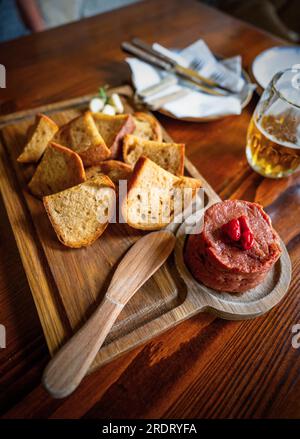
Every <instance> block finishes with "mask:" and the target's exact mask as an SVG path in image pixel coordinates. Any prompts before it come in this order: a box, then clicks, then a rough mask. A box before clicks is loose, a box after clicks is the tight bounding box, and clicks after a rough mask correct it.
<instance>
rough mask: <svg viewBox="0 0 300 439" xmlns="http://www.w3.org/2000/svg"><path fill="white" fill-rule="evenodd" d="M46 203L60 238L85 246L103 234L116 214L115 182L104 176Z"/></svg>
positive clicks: (69, 245) (54, 196)
mask: <svg viewBox="0 0 300 439" xmlns="http://www.w3.org/2000/svg"><path fill="white" fill-rule="evenodd" d="M43 202H44V206H45V209H46V212H47V214H48V217H49V219H50V221H51V224H52V226H53V228H54V230H55V233H56V235H57V237H58V239H59V240H60V241H61V242H62V243H63V244H64V245H66V246H68V247H73V248H79V247H86V246H88V245H91V244H92V243H93V242H94V241H95V240H96V239H97V238H99V236H100V235H102V233H103V232H104V230H105V229H106V227H107V225H108V222H109V220H110V218H111V217H112V215H113V212H114V205H115V191H114V184H113V183H112V181H111V180H110V179H109V178H108V177H107V176H105V175H101V176H98V177H94V178H92V179H91V180H88V181H86V182H84V183H81V184H79V185H78V186H74V187H72V188H70V189H66V190H64V191H62V192H59V193H57V194H54V195H48V196H46V197H44V198H43Z"/></svg>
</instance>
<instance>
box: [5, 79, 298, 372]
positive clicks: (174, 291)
mask: <svg viewBox="0 0 300 439" xmlns="http://www.w3.org/2000/svg"><path fill="white" fill-rule="evenodd" d="M114 91H117V92H119V93H121V94H122V95H127V96H128V97H130V95H131V94H132V91H131V89H130V88H129V87H127V86H125V87H121V88H118V89H117V90H114ZM90 97H91V96H85V97H82V98H78V99H76V100H74V99H73V100H72V101H65V102H63V103H58V104H52V105H48V106H46V107H40V108H38V109H35V110H30V111H28V112H22V113H15V114H13V115H9V116H4V117H2V118H0V127H1V126H2V128H1V138H0V179H1V191H2V196H3V199H4V203H5V206H6V210H7V213H8V217H9V219H10V223H11V226H12V229H13V232H14V235H15V239H16V242H17V245H18V248H19V251H20V255H21V259H22V262H23V265H24V268H25V272H26V275H27V278H28V282H29V284H30V287H31V291H32V295H33V298H34V301H35V304H36V307H37V311H38V314H39V317H40V321H41V324H42V327H43V330H44V334H45V337H46V341H47V344H48V347H49V350H50V353H51V355H53V354H54V353H55V352H56V351H57V349H58V348H59V347H60V346H62V345H63V344H64V342H65V341H66V340H67V339H68V338H69V337H70V336H71V335H72V334H73V333H74V332H75V331H76V330H78V328H80V326H81V325H82V324H83V322H84V321H85V320H86V319H87V318H88V317H89V316H90V315H91V314H92V313H93V311H94V309H95V308H96V307H97V305H98V304H99V303H100V302H101V300H102V298H103V295H104V293H105V291H106V289H107V286H108V284H109V282H110V280H111V277H112V274H113V272H114V269H115V267H116V266H117V264H118V262H119V261H120V259H121V258H122V256H123V255H124V254H125V252H126V251H127V250H128V248H129V247H130V246H131V245H132V244H133V243H134V242H135V241H136V240H137V239H139V237H141V236H142V235H143V234H144V233H145V232H140V231H138V230H134V229H132V228H130V227H129V226H127V225H126V224H110V225H109V227H108V228H107V230H106V231H105V233H104V234H103V235H102V236H101V238H100V239H98V240H97V241H96V242H95V243H94V244H93V245H92V246H90V247H87V248H82V249H70V248H66V247H64V246H63V245H62V244H61V243H60V242H59V241H58V240H57V237H56V235H55V233H54V231H53V229H52V226H51V224H50V222H49V220H48V218H47V215H46V213H45V211H44V207H43V204H42V203H41V201H39V200H37V199H36V198H34V197H33V196H32V195H31V194H30V193H29V192H28V189H27V182H28V180H29V179H30V177H31V175H32V173H33V170H34V168H33V167H32V166H31V165H27V166H24V165H20V164H19V163H17V161H16V158H17V157H18V155H19V154H20V152H21V151H22V150H23V147H24V143H25V139H26V132H27V129H28V127H29V125H30V124H31V123H32V121H33V118H34V115H35V114H36V113H37V112H44V113H46V114H49V115H50V116H51V117H52V118H53V119H54V120H55V121H56V122H57V123H58V124H59V125H62V124H64V123H66V122H67V121H69V120H71V119H72V118H73V117H75V116H77V115H78V114H79V112H80V111H81V110H82V109H84V108H86V106H87V103H88V101H89V99H90ZM125 104H126V107H125V109H126V111H127V112H132V111H134V109H133V108H134V107H133V105H132V104H130V103H129V101H128V99H126V102H125ZM164 140H166V141H168V140H172V139H171V138H170V137H169V136H168V135H167V133H164ZM185 173H186V175H189V176H192V177H195V178H200V179H201V180H202V183H203V187H204V190H205V194H206V197H205V199H206V202H205V208H207V207H208V206H210V205H211V204H213V203H215V202H218V201H220V198H219V197H218V195H217V194H216V193H215V192H214V191H213V189H212V188H211V186H210V185H209V184H208V183H207V182H206V181H205V179H204V178H203V177H202V176H201V174H199V172H198V171H197V169H196V168H195V167H194V166H193V165H192V163H191V162H190V161H189V160H188V159H186V160H185ZM184 240H185V226H184V225H182V226H181V227H180V229H179V231H178V240H177V241H178V242H177V246H176V251H175V255H172V256H171V257H170V258H169V259H168V261H167V263H165V264H164V265H163V266H162V267H161V268H160V269H159V270H158V271H157V272H156V273H155V274H154V275H153V276H152V277H151V278H150V279H149V280H148V281H147V282H146V283H145V284H144V286H143V287H142V288H141V289H140V290H139V291H138V292H137V293H136V294H135V296H134V297H133V298H132V299H131V300H130V302H129V303H128V304H127V305H126V307H125V308H124V309H123V311H122V312H121V314H120V316H119V318H118V320H117V321H116V323H115V324H114V326H113V328H112V330H111V332H110V334H109V335H108V337H107V339H106V341H105V343H104V345H103V347H102V348H101V350H100V351H99V353H98V354H97V356H96V359H95V361H94V363H93V365H92V367H91V369H90V370H94V369H95V368H97V367H99V366H100V365H103V364H105V363H107V362H109V361H111V360H112V359H114V358H116V357H117V356H119V355H121V354H122V353H124V352H126V351H128V350H130V349H132V348H134V347H136V346H138V345H140V344H142V343H144V342H146V341H148V340H150V339H151V338H152V337H153V336H155V335H157V334H159V333H161V332H162V331H165V330H167V329H168V328H170V327H172V326H174V325H176V324H177V323H179V322H180V321H182V320H184V319H187V318H189V317H191V316H192V315H194V314H196V313H198V312H199V311H202V310H205V309H213V310H215V311H216V312H217V313H218V314H219V315H221V316H222V317H225V318H226V317H227V318H228V317H229V318H236V319H239V318H245V317H246V318H248V317H253V316H256V315H259V314H261V313H263V312H266V311H267V310H268V309H270V308H271V307H272V306H274V305H275V304H276V303H278V301H279V300H280V299H281V297H283V295H284V294H285V292H286V291H287V288H288V284H289V281H290V271H291V270H290V262H289V257H288V254H287V252H286V250H285V247H284V245H283V248H284V252H283V256H282V258H281V259H280V261H279V262H278V263H277V264H276V267H275V268H274V270H273V272H272V275H270V276H269V278H268V284H267V288H265V286H264V284H263V285H262V286H260V287H259V288H260V292H259V293H257V292H255V291H251V292H250V294H251V298H252V299H251V300H250V299H249V300H248V299H247V300H246V303H244V302H243V299H241V298H240V299H239V300H240V302H241V303H240V302H236V300H237V299H236V298H233V296H230V295H224V296H222V297H220V295H219V293H216V292H208V291H207V289H206V288H205V287H203V286H202V285H200V284H198V283H197V282H195V281H194V279H193V278H192V277H191V276H190V275H189V272H188V271H187V270H186V268H185V267H184V264H183V259H182V251H183V246H184ZM284 273H285V274H284ZM274 290H275V293H274V294H271V292H274ZM247 294H248V293H247ZM243 296H244V295H243ZM264 297H267V299H264ZM260 299H263V301H262V302H261V304H258V300H260ZM243 304H244V307H243Z"/></svg>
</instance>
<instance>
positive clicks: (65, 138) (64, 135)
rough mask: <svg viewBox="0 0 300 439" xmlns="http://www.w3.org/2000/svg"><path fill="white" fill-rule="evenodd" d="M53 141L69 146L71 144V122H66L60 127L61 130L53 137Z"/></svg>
mask: <svg viewBox="0 0 300 439" xmlns="http://www.w3.org/2000/svg"><path fill="white" fill-rule="evenodd" d="M53 142H55V143H58V144H59V145H62V146H65V147H66V148H69V145H70V144H71V140H70V136H69V124H65V125H63V126H61V127H60V128H59V130H58V131H57V133H56V134H55V136H54V137H53Z"/></svg>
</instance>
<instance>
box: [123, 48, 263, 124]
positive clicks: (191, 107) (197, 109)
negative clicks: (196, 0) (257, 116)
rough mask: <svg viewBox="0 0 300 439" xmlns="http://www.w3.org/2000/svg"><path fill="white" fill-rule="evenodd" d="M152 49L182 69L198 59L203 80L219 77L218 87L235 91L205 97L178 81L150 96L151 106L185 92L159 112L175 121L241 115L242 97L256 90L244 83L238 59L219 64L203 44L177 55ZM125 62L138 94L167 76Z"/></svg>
mask: <svg viewBox="0 0 300 439" xmlns="http://www.w3.org/2000/svg"><path fill="white" fill-rule="evenodd" d="M153 48H154V49H155V50H157V51H159V52H161V53H162V54H164V55H167V56H168V57H170V58H172V59H174V60H175V61H176V62H178V63H179V64H181V65H183V66H185V67H187V66H189V65H190V63H191V61H192V60H193V59H195V57H197V59H200V60H201V66H200V69H198V72H199V73H201V74H202V75H203V76H206V77H212V75H218V76H219V77H221V78H222V80H219V81H218V82H219V83H220V84H221V85H224V86H230V87H233V88H234V89H235V91H236V93H235V94H231V95H229V96H214V95H208V94H206V93H203V92H201V91H198V90H195V89H192V88H190V87H187V86H186V85H185V84H184V81H182V80H181V79H178V80H177V83H176V84H175V85H171V86H169V87H168V88H166V89H164V90H163V91H161V92H159V93H156V94H155V96H154V95H151V98H150V99H149V98H148V99H147V100H146V102H147V101H148V102H149V103H150V102H151V100H153V99H156V98H159V97H162V96H165V95H168V94H170V93H172V92H175V91H179V90H181V89H184V90H185V91H186V92H187V93H186V94H185V96H183V97H180V98H178V99H176V100H175V101H172V102H168V103H166V104H164V106H163V107H162V109H164V110H166V111H168V112H169V113H171V114H172V115H173V116H175V117H178V118H207V117H222V116H225V115H230V114H240V113H241V111H242V107H241V104H242V102H243V100H244V98H245V94H248V92H249V89H250V90H253V89H254V88H255V86H253V84H248V83H246V81H245V80H244V79H243V78H242V77H241V72H242V67H241V57H240V56H236V57H233V58H228V59H224V60H222V61H218V60H217V59H216V58H215V56H214V55H213V54H212V53H211V51H210V50H209V48H208V46H207V45H206V44H205V42H204V41H203V40H198V41H196V42H195V43H193V44H192V45H190V46H188V47H186V48H185V49H183V50H182V51H181V52H176V53H175V52H172V51H170V50H168V49H166V48H165V47H162V46H161V45H159V44H157V43H155V44H154V45H153ZM126 61H127V62H128V64H129V66H130V68H131V71H132V80H133V83H134V86H135V88H136V90H137V92H140V91H142V90H143V89H145V88H147V87H150V86H152V85H154V84H156V83H158V82H160V81H161V79H162V78H164V77H165V76H166V75H170V74H169V73H167V72H164V71H162V70H160V69H158V68H155V67H153V66H151V65H149V64H147V63H145V62H143V61H140V60H139V59H137V58H127V59H126ZM220 75H221V76H220Z"/></svg>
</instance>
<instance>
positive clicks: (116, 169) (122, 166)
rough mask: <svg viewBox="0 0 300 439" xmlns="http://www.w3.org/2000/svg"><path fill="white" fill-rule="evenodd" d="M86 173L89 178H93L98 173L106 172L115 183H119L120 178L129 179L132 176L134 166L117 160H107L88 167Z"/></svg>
mask: <svg viewBox="0 0 300 439" xmlns="http://www.w3.org/2000/svg"><path fill="white" fill-rule="evenodd" d="M85 174H86V178H87V179H89V178H93V177H95V176H96V175H101V174H105V175H107V176H108V177H109V178H110V179H111V180H112V181H113V182H114V183H117V182H118V181H119V180H127V179H128V178H129V177H130V175H131V174H132V167H131V166H130V165H127V164H126V163H124V162H119V161H117V160H106V161H105V162H101V163H99V165H96V166H91V167H90V168H86V170H85Z"/></svg>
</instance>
